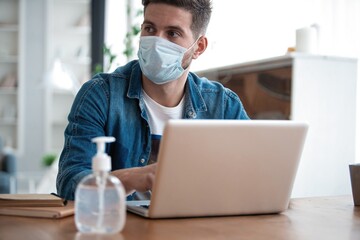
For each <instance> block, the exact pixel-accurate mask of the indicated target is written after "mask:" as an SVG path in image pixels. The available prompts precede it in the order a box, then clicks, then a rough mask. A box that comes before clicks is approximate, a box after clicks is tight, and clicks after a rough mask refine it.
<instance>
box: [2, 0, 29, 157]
mask: <svg viewBox="0 0 360 240" xmlns="http://www.w3.org/2000/svg"><path fill="white" fill-rule="evenodd" d="M22 5H23V1H22V0H0V137H1V138H2V139H3V141H4V142H5V143H6V144H7V145H8V146H9V147H12V148H14V149H15V150H17V151H19V150H20V148H21V143H20V142H21V140H20V139H21V137H20V136H21V133H22V131H21V127H22V126H21V120H20V118H21V117H23V116H22V111H21V95H20V93H21V88H22V81H23V79H22V75H21V71H20V70H21V55H22V49H21V40H20V39H21V36H22V26H21V21H22V20H21V17H22V14H21V10H22Z"/></svg>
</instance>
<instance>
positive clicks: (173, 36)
mask: <svg viewBox="0 0 360 240" xmlns="http://www.w3.org/2000/svg"><path fill="white" fill-rule="evenodd" d="M168 35H169V37H171V38H177V37H180V34H179V33H178V32H174V31H169V32H168Z"/></svg>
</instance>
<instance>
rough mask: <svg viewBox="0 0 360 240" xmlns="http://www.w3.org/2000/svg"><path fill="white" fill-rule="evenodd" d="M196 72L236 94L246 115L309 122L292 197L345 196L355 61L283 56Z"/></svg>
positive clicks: (353, 133) (351, 151) (352, 150)
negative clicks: (243, 106) (246, 110)
mask: <svg viewBox="0 0 360 240" xmlns="http://www.w3.org/2000/svg"><path fill="white" fill-rule="evenodd" d="M198 74H199V75H200V76H206V77H208V78H209V79H214V80H219V81H221V82H222V83H223V84H224V85H225V86H228V87H229V88H231V89H233V90H234V91H235V92H237V93H238V95H239V96H240V98H241V99H242V101H243V103H244V105H245V107H246V108H247V109H248V110H249V113H250V115H252V117H256V118H262V119H275V118H276V119H278V118H281V119H291V120H300V121H306V122H308V123H309V126H310V127H309V131H308V135H307V140H306V143H305V147H304V151H303V155H302V159H301V162H300V166H299V170H298V174H297V177H296V180H295V185H294V189H293V196H294V197H305V196H321V195H323V196H326V195H340V194H350V193H351V187H350V177H349V166H348V165H349V163H352V162H355V156H356V155H355V152H356V151H359V149H356V144H355V143H356V138H357V139H359V136H356V101H357V100H356V81H357V60H355V59H350V58H341V57H331V56H319V55H307V54H289V55H286V56H281V57H277V58H271V59H264V60H260V61H254V62H248V63H243V64H238V65H233V66H227V67H222V68H217V69H210V70H206V71H202V72H199V73H198ZM284 148H286V146H284ZM358 148H359V147H358ZM260 150H261V149H260ZM264 161H266V159H264ZM280 171H281V170H280Z"/></svg>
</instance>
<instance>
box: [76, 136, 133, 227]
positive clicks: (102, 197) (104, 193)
mask: <svg viewBox="0 0 360 240" xmlns="http://www.w3.org/2000/svg"><path fill="white" fill-rule="evenodd" d="M114 141H115V138H113V137H97V138H93V139H92V142H95V143H96V144H97V153H96V155H95V156H94V157H93V159H92V169H93V173H92V174H90V175H88V176H86V177H84V178H83V179H82V180H81V181H80V183H79V184H78V186H77V188H76V191H75V224H76V227H77V229H78V230H79V231H80V232H83V233H109V234H113V233H118V232H120V231H121V230H122V229H123V228H124V225H125V218H126V208H125V200H126V199H125V198H126V195H125V190H124V187H123V185H122V184H121V182H120V180H119V179H118V178H116V177H114V176H111V175H110V174H109V173H108V172H109V171H110V170H111V158H110V156H109V155H107V154H106V153H105V143H109V142H114Z"/></svg>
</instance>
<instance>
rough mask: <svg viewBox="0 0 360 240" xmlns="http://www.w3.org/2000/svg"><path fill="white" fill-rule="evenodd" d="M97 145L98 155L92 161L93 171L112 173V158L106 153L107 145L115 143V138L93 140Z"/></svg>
mask: <svg viewBox="0 0 360 240" xmlns="http://www.w3.org/2000/svg"><path fill="white" fill-rule="evenodd" d="M91 141H92V142H94V143H96V146H97V153H96V155H95V156H94V157H93V159H92V169H93V171H107V172H108V171H110V170H111V157H110V156H109V155H107V154H106V153H105V144H106V143H110V142H114V141H115V138H114V137H96V138H93V139H91Z"/></svg>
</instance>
